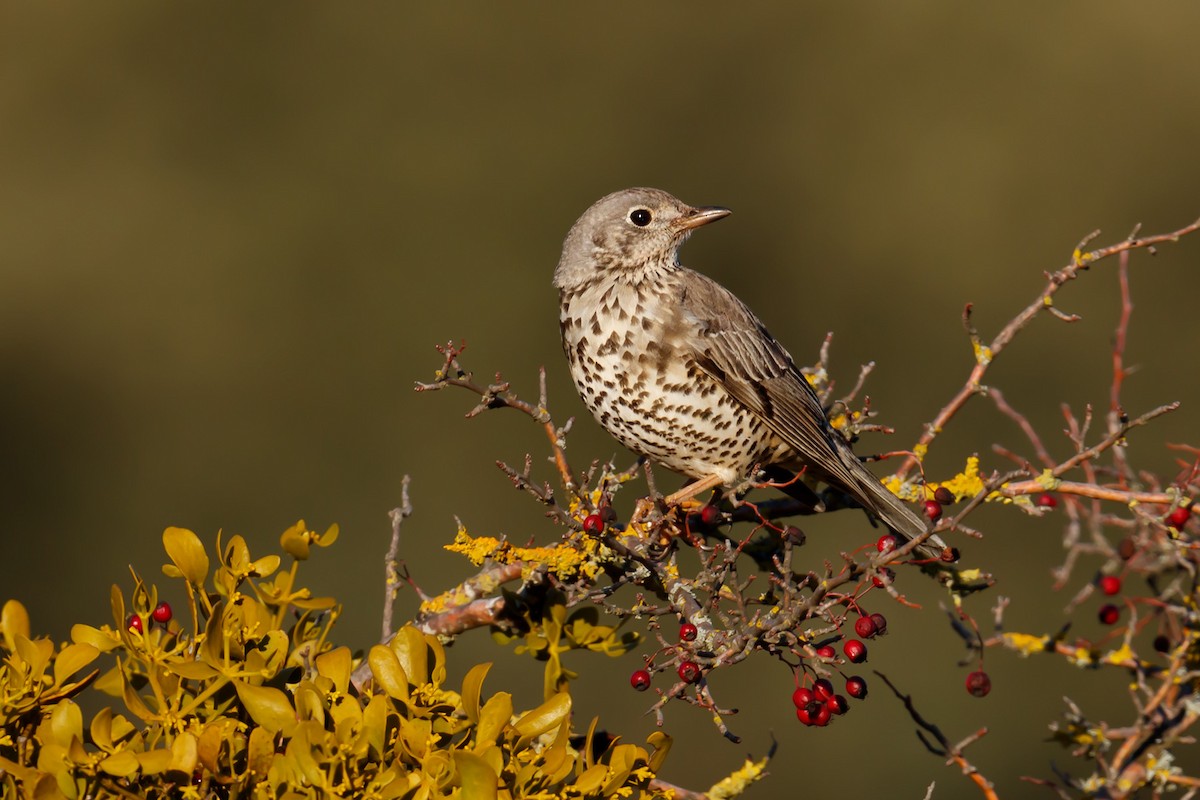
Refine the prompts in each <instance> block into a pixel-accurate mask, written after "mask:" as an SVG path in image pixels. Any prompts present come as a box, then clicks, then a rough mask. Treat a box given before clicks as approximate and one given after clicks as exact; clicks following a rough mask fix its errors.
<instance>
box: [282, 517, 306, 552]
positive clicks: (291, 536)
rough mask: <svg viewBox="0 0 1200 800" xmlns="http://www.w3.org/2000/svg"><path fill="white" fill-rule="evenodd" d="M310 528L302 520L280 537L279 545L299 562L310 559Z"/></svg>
mask: <svg viewBox="0 0 1200 800" xmlns="http://www.w3.org/2000/svg"><path fill="white" fill-rule="evenodd" d="M308 543H309V537H308V527H307V526H306V525H305V524H304V520H300V521H299V522H297V523H296V524H295V525H293V526H292V527H290V528H288V529H287V530H286V531H284V532H283V533H281V534H280V535H279V545H280V547H282V548H283V549H284V552H286V553H287V554H288V555H290V556H291V557H292V558H294V559H296V560H297V561H304V560H305V559H307V558H308Z"/></svg>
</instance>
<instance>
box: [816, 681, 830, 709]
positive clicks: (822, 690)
mask: <svg viewBox="0 0 1200 800" xmlns="http://www.w3.org/2000/svg"><path fill="white" fill-rule="evenodd" d="M812 693H813V698H814V699H816V700H819V701H821V702H822V703H824V702H825V701H826V700H828V699H829V698H831V697H833V684H832V683H830V682H829V681H827V680H826V679H824V678H818V679H817V680H815V681H813V688H812Z"/></svg>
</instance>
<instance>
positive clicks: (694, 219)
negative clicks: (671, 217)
mask: <svg viewBox="0 0 1200 800" xmlns="http://www.w3.org/2000/svg"><path fill="white" fill-rule="evenodd" d="M732 213H733V212H732V211H730V210H729V209H728V208H721V207H720V206H701V207H700V208H693V209H692V210H691V211H688V212H687V213H686V214H684V215H683V216H682V217H680V218H679V219H678V220H677V221H676V223H675V224H676V225H678V226H679V228H680V229H681V230H685V231H690V230H692V229H694V228H699V227H700V226H701V225H707V224H708V223H710V222H716V221H717V220H719V219H724V218H725V217H728V216H729V215H730V214H732Z"/></svg>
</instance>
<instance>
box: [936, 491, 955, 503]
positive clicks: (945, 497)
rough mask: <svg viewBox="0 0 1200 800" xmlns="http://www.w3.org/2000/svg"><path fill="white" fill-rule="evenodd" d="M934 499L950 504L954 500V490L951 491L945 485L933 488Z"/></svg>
mask: <svg viewBox="0 0 1200 800" xmlns="http://www.w3.org/2000/svg"><path fill="white" fill-rule="evenodd" d="M933 499H934V500H937V501H938V502H939V503H941V504H942V505H944V506H948V505H950V504H951V503H953V502H954V492H952V491H950V490H949V489H947V488H946V487H945V486H939V487H938V488H936V489H934V490H933Z"/></svg>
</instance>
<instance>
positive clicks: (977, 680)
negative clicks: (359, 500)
mask: <svg viewBox="0 0 1200 800" xmlns="http://www.w3.org/2000/svg"><path fill="white" fill-rule="evenodd" d="M991 690H992V679H991V678H989V677H988V674H987V673H986V672H984V671H983V670H981V669H980V670H976V671H975V672H972V673H971V674H970V675H968V676H967V691H968V692H969V693H970V694H972V695H974V696H975V697H987V694H988V692H990V691H991Z"/></svg>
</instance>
